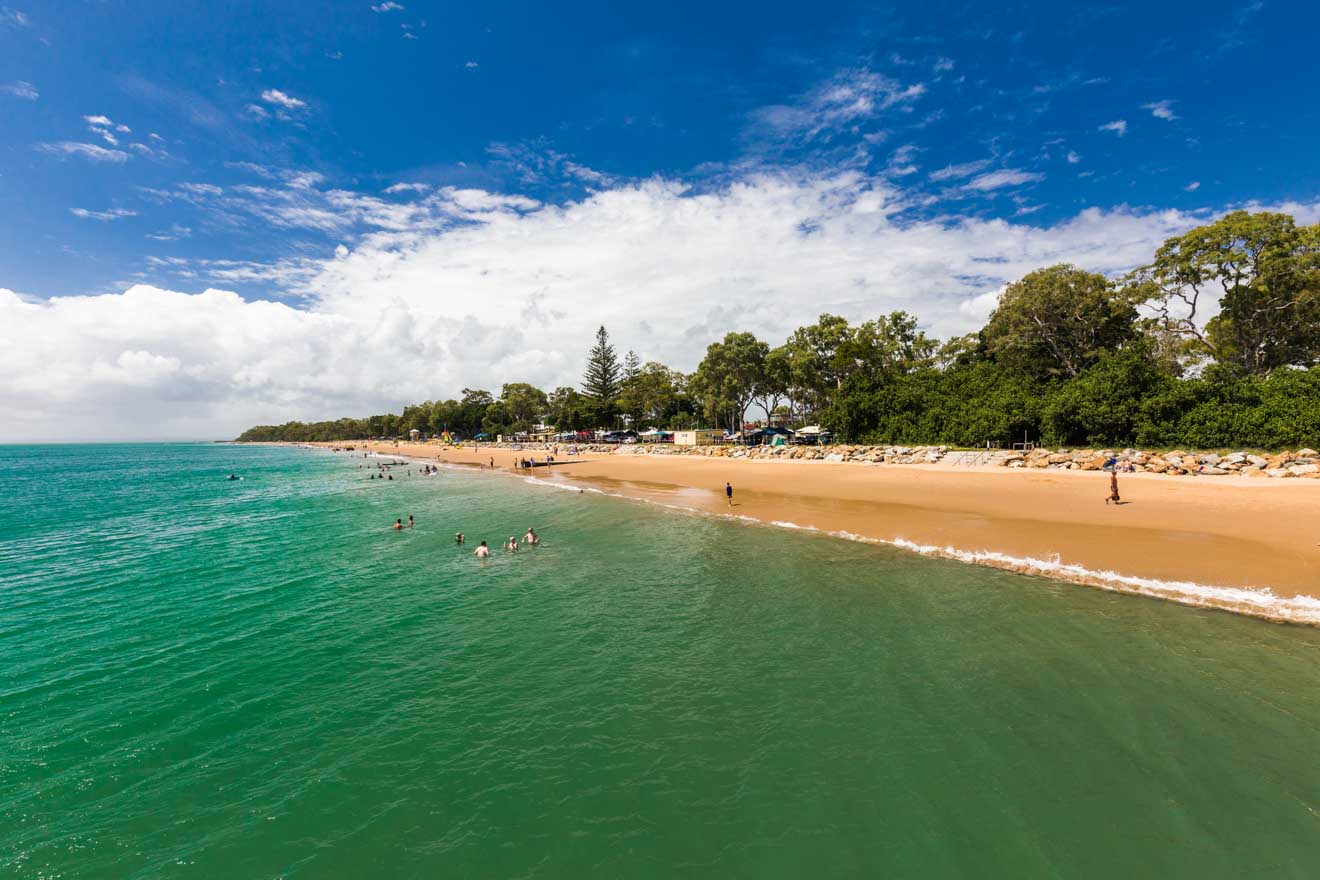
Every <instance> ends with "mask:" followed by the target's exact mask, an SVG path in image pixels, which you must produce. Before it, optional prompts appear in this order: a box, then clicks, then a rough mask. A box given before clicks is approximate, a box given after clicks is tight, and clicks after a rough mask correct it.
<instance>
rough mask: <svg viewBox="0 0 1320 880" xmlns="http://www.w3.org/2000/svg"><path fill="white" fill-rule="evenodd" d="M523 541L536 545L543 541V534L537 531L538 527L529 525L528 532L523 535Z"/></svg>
mask: <svg viewBox="0 0 1320 880" xmlns="http://www.w3.org/2000/svg"><path fill="white" fill-rule="evenodd" d="M523 543H524V544H530V545H532V546H533V547H535V546H536V545H537V544H539V543H541V536H540V535H538V534H537V533H536V529H534V528H532V527H531V526H528V527H527V534H525V535H523Z"/></svg>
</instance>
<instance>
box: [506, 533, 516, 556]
mask: <svg viewBox="0 0 1320 880" xmlns="http://www.w3.org/2000/svg"><path fill="white" fill-rule="evenodd" d="M504 549H505V550H512V551H513V552H514V553H517V552H518V539H517V538H515V537H514V536H513V535H509V543H507V544H505V545H504Z"/></svg>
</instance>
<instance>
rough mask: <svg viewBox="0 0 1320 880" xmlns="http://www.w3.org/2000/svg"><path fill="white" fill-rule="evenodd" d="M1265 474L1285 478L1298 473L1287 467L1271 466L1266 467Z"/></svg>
mask: <svg viewBox="0 0 1320 880" xmlns="http://www.w3.org/2000/svg"><path fill="white" fill-rule="evenodd" d="M1265 476H1267V477H1278V478H1280V479H1283V478H1285V477H1295V476H1297V475H1296V474H1294V473H1293V472H1292V471H1290V470H1288V469H1287V468H1281V467H1271V468H1265Z"/></svg>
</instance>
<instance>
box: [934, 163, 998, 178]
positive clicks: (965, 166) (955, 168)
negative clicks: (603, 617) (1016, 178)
mask: <svg viewBox="0 0 1320 880" xmlns="http://www.w3.org/2000/svg"><path fill="white" fill-rule="evenodd" d="M989 167H990V160H989V159H977V160H976V161H974V162H962V163H960V164H958V165H945V166H944V167H943V168H941V169H940V170H939V171H932V172H931V173H930V175H929V176H930V179H931V180H961V179H962V178H964V177H971V176H972V175H973V174H975V173H976V172H978V171H983V170H984V169H986V168H989Z"/></svg>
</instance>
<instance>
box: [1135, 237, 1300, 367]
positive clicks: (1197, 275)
mask: <svg viewBox="0 0 1320 880" xmlns="http://www.w3.org/2000/svg"><path fill="white" fill-rule="evenodd" d="M1132 288H1133V291H1134V293H1135V294H1136V295H1138V296H1140V297H1142V298H1144V299H1148V300H1150V301H1151V302H1152V304H1153V307H1154V309H1155V312H1156V316H1157V320H1158V321H1159V322H1160V324H1161V326H1162V327H1163V328H1164V329H1166V330H1167V331H1169V332H1171V333H1174V334H1177V335H1179V336H1181V337H1183V338H1185V339H1188V340H1190V341H1191V342H1192V348H1193V351H1194V352H1199V353H1201V354H1205V355H1209V356H1210V357H1212V358H1214V359H1215V360H1216V361H1218V362H1219V363H1221V364H1226V365H1227V364H1232V365H1233V366H1234V367H1236V368H1237V369H1240V370H1242V371H1243V372H1246V373H1248V374H1251V375H1262V376H1268V375H1269V374H1270V373H1271V372H1272V371H1274V370H1276V369H1278V368H1279V367H1283V366H1310V365H1312V364H1315V363H1317V361H1320V224H1317V225H1314V226H1302V227H1299V226H1297V224H1296V222H1295V221H1294V220H1293V218H1292V217H1291V216H1289V215H1287V214H1275V213H1270V212H1265V211H1262V212H1259V213H1256V214H1252V213H1249V212H1247V211H1234V212H1233V213H1231V214H1227V215H1225V216H1224V217H1221V218H1220V219H1218V220H1216V221H1215V222H1214V223H1210V224H1208V225H1206V226H1198V227H1197V228H1196V229H1193V230H1191V231H1190V232H1187V233H1184V234H1183V235H1179V236H1175V237H1174V238H1170V239H1169V240H1168V241H1166V242H1164V244H1163V245H1161V246H1160V248H1159V250H1157V251H1156V252H1155V259H1154V260H1153V261H1152V262H1151V263H1150V265H1148V266H1144V267H1142V268H1141V269H1139V270H1137V272H1135V273H1134V274H1133V276H1132ZM1216 295H1217V296H1218V306H1219V312H1218V314H1216V315H1215V316H1214V317H1210V318H1208V319H1206V318H1205V314H1206V313H1207V312H1209V311H1210V310H1211V309H1213V308H1214V303H1213V299H1214V298H1215V296H1216Z"/></svg>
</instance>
